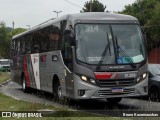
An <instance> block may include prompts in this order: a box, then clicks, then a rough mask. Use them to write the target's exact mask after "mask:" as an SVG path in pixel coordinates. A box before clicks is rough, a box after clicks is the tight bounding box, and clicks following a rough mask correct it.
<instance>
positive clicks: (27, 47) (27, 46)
mask: <svg viewBox="0 0 160 120" xmlns="http://www.w3.org/2000/svg"><path fill="white" fill-rule="evenodd" d="M31 46H32V38H31V36H30V35H29V36H27V37H26V39H25V51H26V52H25V53H26V54H29V53H31Z"/></svg>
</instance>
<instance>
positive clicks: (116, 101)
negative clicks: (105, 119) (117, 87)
mask: <svg viewBox="0 0 160 120" xmlns="http://www.w3.org/2000/svg"><path fill="white" fill-rule="evenodd" d="M121 100H122V98H107V102H109V103H110V104H117V103H119V102H120V101H121Z"/></svg>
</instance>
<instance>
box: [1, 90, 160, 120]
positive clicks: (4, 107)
mask: <svg viewBox="0 0 160 120" xmlns="http://www.w3.org/2000/svg"><path fill="white" fill-rule="evenodd" d="M40 109H50V110H53V111H69V110H66V109H64V108H56V107H54V106H49V105H45V104H39V103H30V102H24V101H20V100H15V99H12V98H11V97H8V96H5V95H3V94H1V93H0V111H18V112H20V111H37V110H40ZM73 114H75V116H76V114H77V115H78V116H80V117H73V115H71V114H70V117H62V116H58V117H43V118H19V120H26V119H27V120H141V119H144V120H159V118H157V117H153V118H151V117H148V118H147V117H143V118H142V117H135V118H133V117H132V118H128V117H126V118H120V117H103V116H97V115H93V114H89V113H84V112H80V111H78V112H73ZM88 114H89V115H88ZM85 115H86V116H91V117H85ZM0 120H17V118H0Z"/></svg>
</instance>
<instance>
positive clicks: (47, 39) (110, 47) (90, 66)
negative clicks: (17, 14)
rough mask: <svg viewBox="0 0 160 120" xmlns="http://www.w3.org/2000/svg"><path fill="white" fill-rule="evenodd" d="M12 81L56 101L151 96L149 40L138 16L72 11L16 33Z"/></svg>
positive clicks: (118, 99)
mask: <svg viewBox="0 0 160 120" xmlns="http://www.w3.org/2000/svg"><path fill="white" fill-rule="evenodd" d="M11 49H12V50H11V55H12V60H11V79H12V80H13V81H15V82H17V83H19V84H21V85H22V88H23V91H24V92H27V91H28V89H29V88H34V89H38V90H42V91H46V92H50V93H53V95H54V97H55V98H57V99H60V100H62V99H64V98H66V97H67V98H71V99H78V100H80V99H104V98H105V99H107V101H108V102H114V103H117V102H120V101H121V99H122V98H123V97H134V96H145V95H147V94H148V74H147V70H148V64H147V54H146V42H145V37H144V34H143V31H142V29H141V27H140V25H139V22H138V20H137V19H136V18H134V17H132V16H129V15H122V14H112V13H94V12H93V13H79V14H69V15H65V16H63V17H60V18H57V19H55V20H52V19H51V20H49V21H47V22H44V23H42V24H40V25H37V26H36V27H34V28H32V29H30V30H28V31H26V32H24V33H22V34H19V35H16V36H14V37H13V40H12V47H11Z"/></svg>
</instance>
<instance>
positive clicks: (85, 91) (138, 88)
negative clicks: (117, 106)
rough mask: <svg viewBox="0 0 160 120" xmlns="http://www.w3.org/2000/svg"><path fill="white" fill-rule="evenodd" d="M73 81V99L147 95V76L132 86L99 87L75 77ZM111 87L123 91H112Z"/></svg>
mask: <svg viewBox="0 0 160 120" xmlns="http://www.w3.org/2000/svg"><path fill="white" fill-rule="evenodd" d="M76 78H77V79H75V81H74V88H75V89H74V90H75V91H74V99H104V98H116V97H140V96H147V95H148V78H146V79H144V80H143V81H141V82H140V83H137V84H135V85H134V86H127V87H116V86H115V87H112V88H100V87H98V86H95V85H92V84H89V83H86V82H84V81H82V80H81V79H79V77H78V76H77V77H76ZM113 89H122V90H123V92H116V93H115V92H113Z"/></svg>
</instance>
